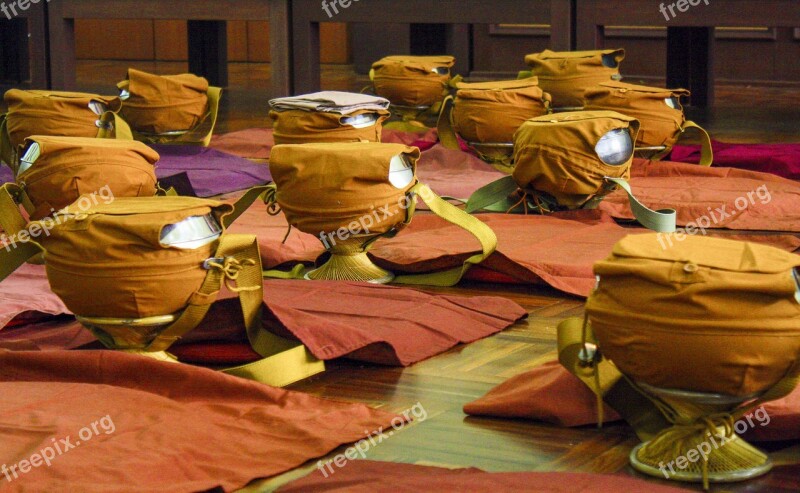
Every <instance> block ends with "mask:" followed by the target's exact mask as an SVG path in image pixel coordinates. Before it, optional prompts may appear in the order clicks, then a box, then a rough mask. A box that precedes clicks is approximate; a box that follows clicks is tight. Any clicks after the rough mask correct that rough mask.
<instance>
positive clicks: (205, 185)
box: [151, 145, 272, 197]
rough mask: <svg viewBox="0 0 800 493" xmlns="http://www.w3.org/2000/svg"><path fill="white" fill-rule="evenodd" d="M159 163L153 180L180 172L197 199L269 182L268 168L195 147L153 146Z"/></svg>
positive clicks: (219, 152) (209, 149)
mask: <svg viewBox="0 0 800 493" xmlns="http://www.w3.org/2000/svg"><path fill="white" fill-rule="evenodd" d="M151 147H152V148H153V149H155V150H156V152H158V154H159V155H160V156H161V159H160V160H159V161H158V163H157V164H156V176H157V177H158V178H166V177H168V176H172V175H176V174H178V173H181V172H186V174H187V175H189V180H190V181H191V182H192V187H193V188H194V190H195V192H196V193H197V195H198V196H199V197H211V196H213V195H219V194H222V193H229V192H235V191H237V190H245V189H247V188H250V187H253V186H256V185H263V184H265V183H268V182H269V181H271V180H272V176H271V175H270V173H269V166H267V165H266V164H257V163H254V162H252V161H248V160H247V159H244V158H240V157H237V156H234V155H232V154H226V153H224V152H221V151H218V150H216V149H211V148H208V147H199V146H183V145H153V146H151Z"/></svg>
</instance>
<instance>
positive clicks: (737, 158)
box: [669, 141, 800, 180]
mask: <svg viewBox="0 0 800 493" xmlns="http://www.w3.org/2000/svg"><path fill="white" fill-rule="evenodd" d="M711 147H712V149H713V150H714V166H720V167H728V168H740V169H747V170H751V171H763V172H765V173H772V174H774V175H778V176H782V177H784V178H789V179H790V180H800V144H726V143H724V142H716V141H715V142H712V143H711ZM669 160H670V161H679V162H683V163H699V162H700V146H696V145H694V146H680V145H679V146H675V147H674V148H673V149H672V155H671V156H670V157H669Z"/></svg>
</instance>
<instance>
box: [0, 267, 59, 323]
mask: <svg viewBox="0 0 800 493" xmlns="http://www.w3.org/2000/svg"><path fill="white" fill-rule="evenodd" d="M42 281H44V282H42ZM26 312H29V313H26ZM30 312H37V313H44V314H49V315H60V314H63V313H69V311H68V310H67V307H66V306H64V303H62V302H61V300H60V299H59V298H58V297H57V296H55V295H53V293H52V292H51V291H50V284H48V283H47V277H46V276H45V274H44V266H42V265H31V264H23V265H22V266H21V267H20V268H19V269H17V270H16V272H14V273H13V274H11V275H10V276H8V277H7V278H6V279H4V280H3V282H0V328H2V327H5V326H6V325H7V324H8V323H9V322H11V320H12V319H14V318H15V317H17V316H18V315H21V314H26V316H27V317H28V318H30V317H31V316H35V315H32V313H30Z"/></svg>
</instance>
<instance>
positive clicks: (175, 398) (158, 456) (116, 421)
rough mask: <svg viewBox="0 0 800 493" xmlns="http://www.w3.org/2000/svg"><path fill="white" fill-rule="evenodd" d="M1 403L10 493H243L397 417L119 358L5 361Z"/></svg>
mask: <svg viewBox="0 0 800 493" xmlns="http://www.w3.org/2000/svg"><path fill="white" fill-rule="evenodd" d="M0 393H2V395H3V398H2V400H0V429H2V435H3V444H2V447H0V464H5V465H6V466H7V467H8V468H11V467H12V466H14V465H18V466H19V467H18V468H17V469H15V472H16V474H17V476H18V477H14V473H12V472H9V474H10V477H11V481H7V478H6V477H3V476H0V481H2V483H0V484H2V485H3V488H2V489H3V491H65V490H69V491H80V492H85V493H90V492H104V493H111V492H124V493H133V492H148V493H149V492H152V491H160V492H165V493H166V492H176V493H179V492H180V493H183V492H189V491H206V490H210V489H214V488H222V489H223V490H225V491H231V490H233V489H237V488H241V487H243V486H244V485H246V484H247V483H248V482H249V481H251V480H253V479H255V478H261V477H268V476H272V475H275V474H279V473H282V472H284V471H288V470H290V469H292V468H294V467H297V466H299V465H301V464H303V463H304V462H306V461H307V460H309V459H312V458H315V457H319V456H322V455H324V454H326V453H328V452H330V451H331V450H333V449H335V448H336V447H338V446H339V445H341V444H345V443H350V442H354V441H357V440H359V439H361V438H363V437H365V436H366V435H367V434H368V433H370V432H371V431H366V432H365V430H377V429H379V428H380V427H388V425H389V424H390V421H391V420H392V418H393V415H392V414H389V413H385V412H382V411H378V410H374V409H371V408H369V407H367V406H366V405H363V404H352V403H343V402H335V401H330V400H324V399H319V398H316V397H313V396H310V395H306V394H302V393H299V392H291V391H287V390H283V389H277V388H273V387H269V386H266V385H262V384H259V383H256V382H251V381H248V380H244V379H241V378H237V377H232V376H228V375H224V374H222V373H218V372H214V371H211V370H205V369H202V368H196V367H192V366H189V365H181V364H173V363H161V362H157V361H154V360H151V359H150V358H146V357H142V356H133V355H129V354H126V353H122V352H115V351H47V352H40V351H5V350H0ZM62 440H67V442H69V445H67V443H66V442H63V441H62ZM56 443H57V444H59V446H60V449H56V450H53V452H52V453H50V452H41V451H43V450H46V449H48V447H52V448H53V449H55V444H56ZM70 445H72V446H74V447H72V448H68V447H69V446H70ZM58 450H60V451H61V453H58ZM33 454H40V455H45V456H48V457H49V456H51V455H52V457H51V458H50V465H49V466H48V465H47V464H46V463H43V462H42V458H41V457H40V458H39V459H33V460H32V461H31V458H32V455H33ZM23 460H25V461H30V462H31V463H32V464H36V463H38V464H40V465H39V466H38V467H33V468H31V467H29V465H26V464H24V463H21V461H23ZM25 471H26V472H25Z"/></svg>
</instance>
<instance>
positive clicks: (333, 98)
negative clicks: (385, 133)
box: [269, 91, 389, 115]
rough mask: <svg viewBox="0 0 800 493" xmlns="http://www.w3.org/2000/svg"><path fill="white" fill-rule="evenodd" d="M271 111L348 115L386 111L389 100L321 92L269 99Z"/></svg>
mask: <svg viewBox="0 0 800 493" xmlns="http://www.w3.org/2000/svg"><path fill="white" fill-rule="evenodd" d="M269 105H270V107H271V108H272V109H273V110H276V111H285V110H305V111H321V112H325V113H339V114H342V115H349V114H351V113H354V112H356V111H359V110H375V111H380V110H386V109H388V108H389V100H388V99H385V98H381V97H378V96H372V95H370V94H359V93H353V92H341V91H321V92H315V93H311V94H304V95H301V96H291V97H286V98H275V99H270V101H269Z"/></svg>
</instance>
